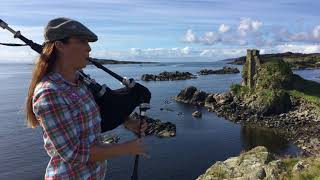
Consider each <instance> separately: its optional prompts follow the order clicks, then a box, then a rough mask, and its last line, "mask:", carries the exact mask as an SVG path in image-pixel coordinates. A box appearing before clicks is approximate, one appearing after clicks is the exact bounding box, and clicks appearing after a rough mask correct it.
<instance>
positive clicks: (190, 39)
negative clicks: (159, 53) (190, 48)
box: [184, 29, 197, 43]
mask: <svg viewBox="0 0 320 180" xmlns="http://www.w3.org/2000/svg"><path fill="white" fill-rule="evenodd" d="M184 41H185V42H188V43H194V42H197V37H196V35H195V34H194V33H193V31H192V30H191V29H188V31H187V33H186V34H185V37H184Z"/></svg>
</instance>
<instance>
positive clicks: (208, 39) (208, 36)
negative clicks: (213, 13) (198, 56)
mask: <svg viewBox="0 0 320 180" xmlns="http://www.w3.org/2000/svg"><path fill="white" fill-rule="evenodd" d="M199 41H200V42H201V43H203V44H205V45H213V44H215V43H218V42H220V41H221V37H220V36H219V34H217V33H215V32H206V33H205V34H204V36H203V37H201V38H200V40H199Z"/></svg>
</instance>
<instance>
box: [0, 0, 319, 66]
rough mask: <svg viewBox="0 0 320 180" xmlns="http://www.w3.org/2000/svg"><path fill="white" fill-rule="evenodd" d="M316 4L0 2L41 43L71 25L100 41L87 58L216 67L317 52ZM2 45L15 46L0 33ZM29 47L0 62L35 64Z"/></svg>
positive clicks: (4, 53) (11, 20) (302, 0)
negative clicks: (57, 23) (66, 22)
mask: <svg viewBox="0 0 320 180" xmlns="http://www.w3.org/2000/svg"><path fill="white" fill-rule="evenodd" d="M319 7H320V2H319V1H315V0H312V1H311V0H290V1H289V0H268V1H258V0H241V1H240V0H239V1H236V0H197V1H195V0H184V1H182V0H158V1H154V0H139V1H137V0H127V1H122V0H117V1H108V0H91V1H81V0H71V1H66V0H65V1H62V0H51V1H45V0H42V1H40V0H39V1H36V0H29V1H18V0H2V1H1V2H0V18H1V19H2V20H4V21H6V22H7V23H8V24H9V25H10V26H11V27H12V28H14V29H16V30H20V31H21V32H22V33H23V34H24V35H25V36H26V37H28V38H30V39H32V40H34V41H36V42H38V43H42V41H43V29H44V26H45V25H46V23H47V22H48V21H49V20H50V19H53V18H56V17H69V18H73V19H76V20H78V21H80V22H82V23H83V24H85V25H86V26H88V27H89V28H90V29H91V30H92V31H94V32H95V33H96V34H97V35H98V37H99V41H98V42H96V43H92V44H91V47H92V52H91V56H92V57H98V58H113V59H119V60H141V61H148V60H152V61H191V60H193V61H214V60H220V59H225V58H232V57H238V56H243V55H245V52H246V49H247V48H257V49H260V50H261V53H275V52H286V51H292V52H302V53H314V52H320V20H319V14H320V13H319ZM0 42H14V43H18V42H19V40H15V39H13V37H12V34H10V33H9V32H8V31H6V30H3V29H0ZM35 58H36V54H35V53H34V52H32V50H30V49H29V48H27V47H22V48H21V47H19V48H12V47H4V46H0V62H7V61H10V62H32V61H33V60H34V59H35Z"/></svg>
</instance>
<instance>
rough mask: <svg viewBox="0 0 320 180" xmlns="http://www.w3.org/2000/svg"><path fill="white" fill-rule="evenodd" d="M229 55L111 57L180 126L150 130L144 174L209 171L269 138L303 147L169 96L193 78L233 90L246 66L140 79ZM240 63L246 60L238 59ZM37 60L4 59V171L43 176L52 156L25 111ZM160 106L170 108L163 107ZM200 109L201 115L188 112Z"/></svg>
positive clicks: (280, 149)
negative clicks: (169, 134)
mask: <svg viewBox="0 0 320 180" xmlns="http://www.w3.org/2000/svg"><path fill="white" fill-rule="evenodd" d="M223 66H225V62H223V61H220V62H210V63H159V64H143V65H138V64H136V65H107V66H106V67H108V68H109V69H111V70H113V71H114V72H116V73H119V74H120V75H122V76H126V77H130V78H134V79H136V80H137V81H138V82H139V83H141V84H143V85H145V86H146V87H148V88H149V90H150V91H151V93H152V99H151V109H150V110H149V111H148V112H147V113H148V116H150V117H152V118H155V119H160V120H162V121H170V122H172V123H174V124H176V126H177V136H176V137H173V138H161V139H160V138H157V137H146V138H145V139H144V142H145V144H146V146H147V148H148V153H149V155H150V156H151V158H150V159H144V158H140V164H139V179H141V180H164V179H183V180H186V179H195V178H197V177H198V176H199V175H201V174H202V173H204V172H205V170H206V169H207V168H208V167H210V166H211V165H212V164H213V163H214V162H215V161H218V160H224V159H226V158H228V157H230V156H237V155H238V154H239V153H240V152H241V151H243V150H248V149H250V148H252V147H255V146H257V145H264V146H266V147H268V148H269V149H270V150H271V151H273V152H275V153H279V154H292V155H295V154H297V153H298V149H297V148H296V146H294V145H293V144H291V143H289V142H287V141H286V140H285V139H283V138H282V137H281V135H280V134H278V133H277V132H273V131H270V130H266V129H259V128H250V127H243V126H241V125H239V124H235V123H232V122H229V121H227V120H225V119H224V118H220V117H217V116H216V114H215V113H211V112H207V110H206V109H201V108H197V107H193V106H190V105H185V104H181V103H177V102H175V101H174V100H172V97H173V96H176V95H177V94H178V93H179V92H180V90H181V89H183V88H185V87H188V86H191V85H193V86H196V87H197V88H198V89H200V90H203V91H206V92H225V91H228V89H229V86H230V85H231V84H232V83H239V82H240V81H241V74H228V75H208V76H199V77H198V79H192V80H184V81H162V82H142V81H140V80H139V79H140V77H141V75H142V74H145V73H149V74H158V73H160V72H162V71H189V72H191V73H196V72H197V71H199V70H200V69H203V68H209V69H218V68H221V67H223ZM236 67H238V68H240V69H241V66H236ZM31 71H32V65H25V64H1V66H0V82H1V86H0V98H1V99H0V120H1V125H0V164H1V167H2V168H0V179H43V176H44V173H45V169H46V165H47V162H48V160H49V158H48V156H47V154H46V152H45V150H44V149H43V141H42V134H41V129H40V128H37V129H29V128H27V127H26V123H25V115H24V112H23V109H24V102H25V97H26V94H27V88H28V84H29V81H30V78H31ZM85 72H87V73H89V74H90V75H91V77H93V78H94V79H96V81H98V82H100V83H102V84H107V85H108V86H109V87H111V88H119V87H122V86H121V85H120V84H119V83H118V82H117V81H116V80H114V79H113V78H112V77H111V76H109V75H108V74H106V73H105V72H103V71H102V70H99V69H97V68H95V67H93V66H87V67H86V69H85ZM295 73H297V74H299V75H301V76H303V77H304V78H307V79H311V80H315V81H318V82H319V80H320V79H319V73H320V70H307V71H295ZM160 108H163V109H169V110H164V111H161V110H160ZM195 110H199V111H201V112H202V113H203V116H202V118H201V119H195V118H193V117H192V116H191V114H192V112H193V111H195ZM107 134H117V135H118V136H120V141H121V142H124V141H127V140H130V139H133V138H134V136H133V135H132V134H131V133H130V132H128V131H126V130H125V129H124V128H122V127H119V128H117V129H115V130H113V131H110V132H107ZM133 165H134V157H131V156H124V157H120V158H114V159H111V160H109V161H108V170H107V176H106V179H120V180H123V179H129V178H130V176H131V173H132V169H133Z"/></svg>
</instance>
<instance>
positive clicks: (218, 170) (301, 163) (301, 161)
mask: <svg viewBox="0 0 320 180" xmlns="http://www.w3.org/2000/svg"><path fill="white" fill-rule="evenodd" d="M319 165H320V159H319V158H276V156H275V155H273V154H272V153H270V152H268V150H267V149H266V148H265V147H263V146H257V147H255V148H253V149H251V150H250V151H248V152H244V153H242V154H240V155H239V156H237V157H231V158H229V159H227V160H225V161H218V162H216V163H215V164H214V165H212V166H211V167H210V168H209V169H207V170H206V172H205V173H204V174H202V175H200V176H199V177H198V178H197V180H215V179H234V180H236V179H237V180H259V179H265V180H277V179H291V178H292V179H313V178H317V177H318V178H319V176H320V173H319V171H318V170H319ZM307 177H308V178H307Z"/></svg>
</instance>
